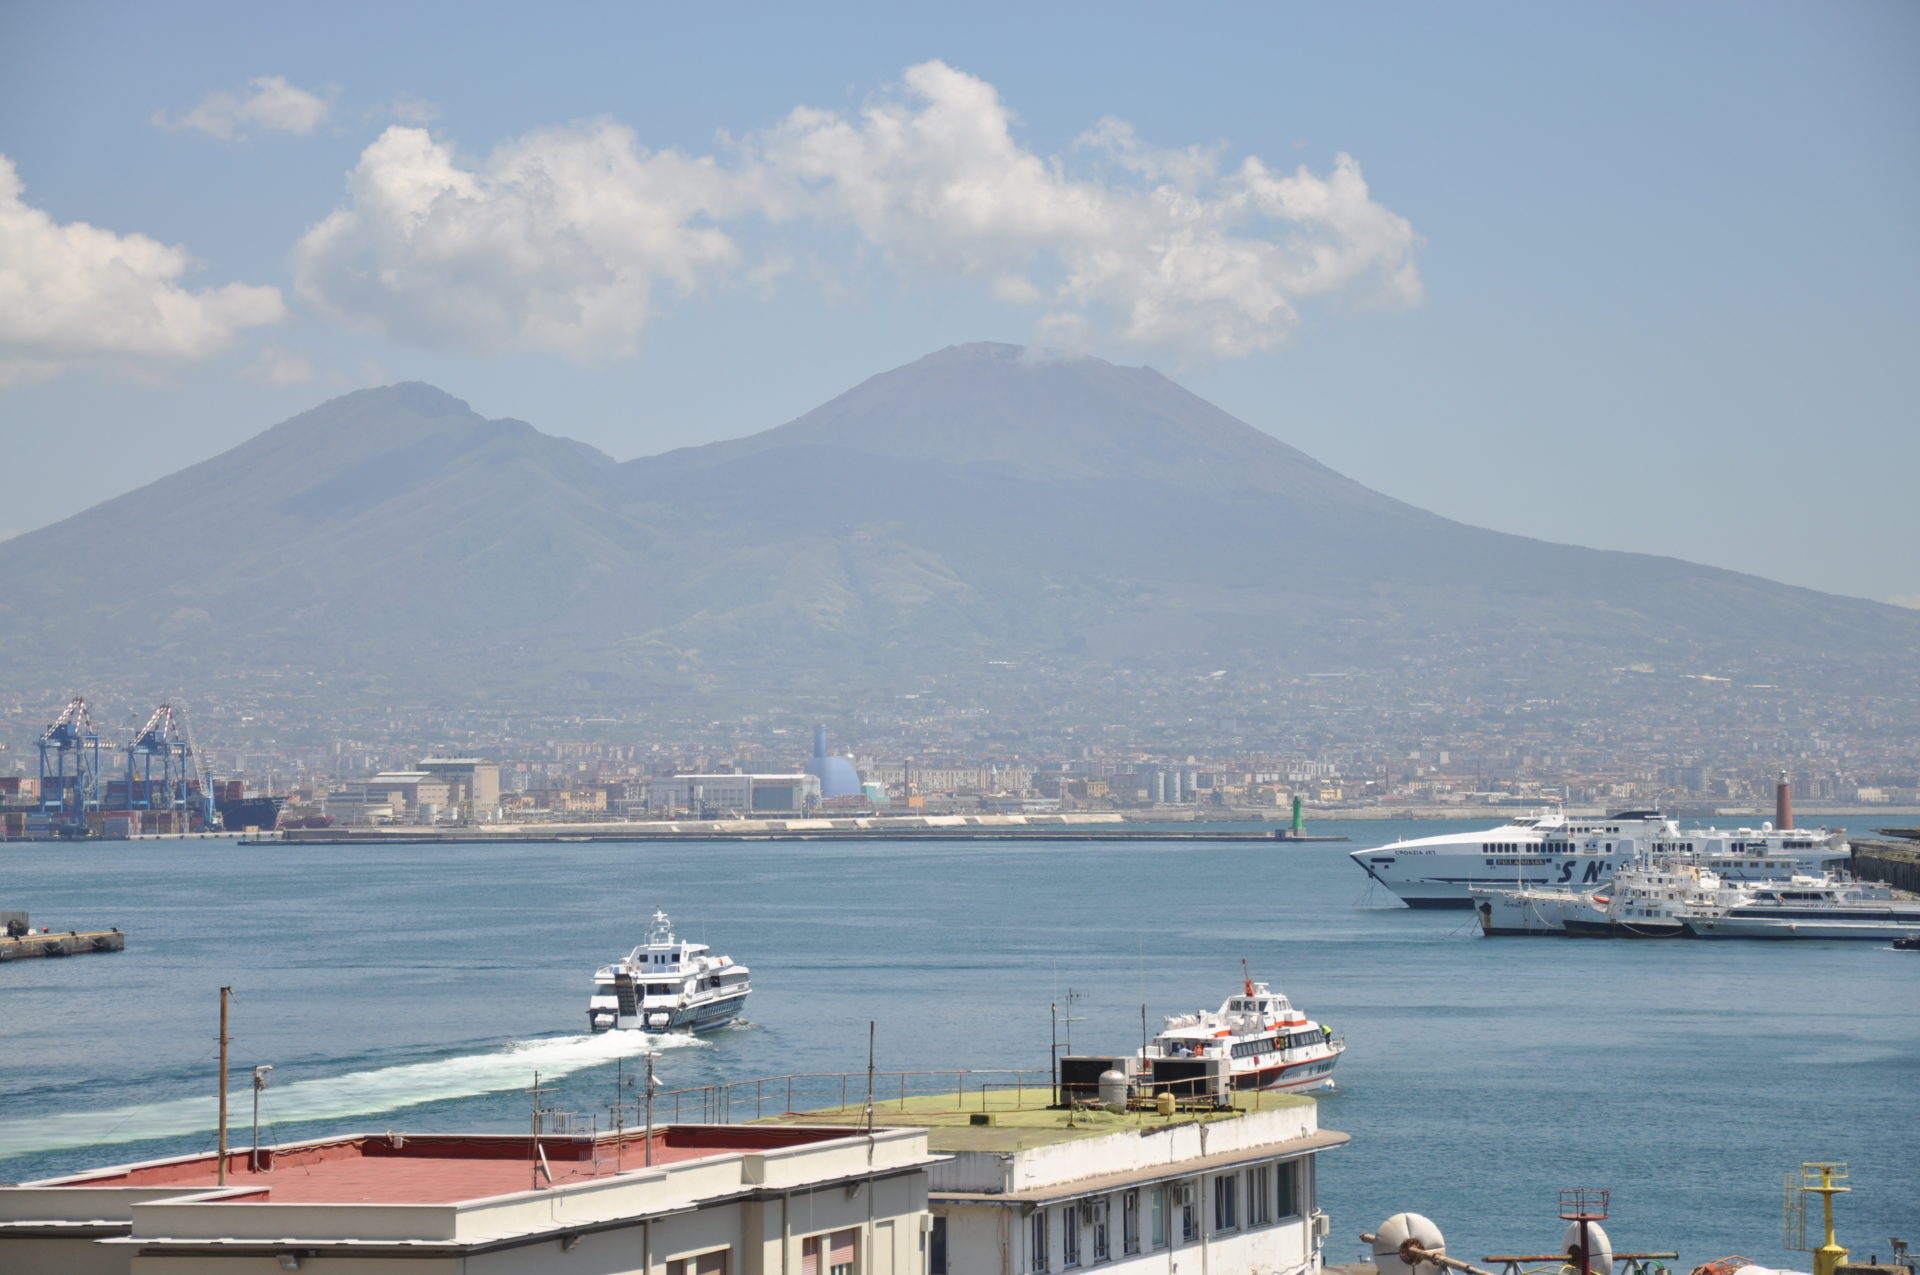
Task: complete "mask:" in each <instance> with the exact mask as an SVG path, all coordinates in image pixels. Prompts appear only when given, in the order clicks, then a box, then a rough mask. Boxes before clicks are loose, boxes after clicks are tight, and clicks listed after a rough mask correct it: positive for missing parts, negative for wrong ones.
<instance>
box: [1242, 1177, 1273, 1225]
mask: <svg viewBox="0 0 1920 1275" xmlns="http://www.w3.org/2000/svg"><path fill="white" fill-rule="evenodd" d="M1271 1221H1273V1166H1272V1165H1270V1164H1261V1165H1256V1166H1255V1167H1253V1168H1251V1169H1248V1170H1247V1225H1248V1226H1265V1225H1266V1224H1267V1223H1269V1222H1271Z"/></svg>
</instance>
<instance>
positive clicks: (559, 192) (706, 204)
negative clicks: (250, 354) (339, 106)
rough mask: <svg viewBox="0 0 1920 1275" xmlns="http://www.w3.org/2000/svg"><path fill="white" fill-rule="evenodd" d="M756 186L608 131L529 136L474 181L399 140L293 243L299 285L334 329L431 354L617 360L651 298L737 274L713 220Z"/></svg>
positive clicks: (400, 134)
mask: <svg viewBox="0 0 1920 1275" xmlns="http://www.w3.org/2000/svg"><path fill="white" fill-rule="evenodd" d="M751 184H752V183H751V181H750V180H749V179H748V178H747V177H745V176H744V175H743V174H741V173H738V172H731V173H730V172H724V171H722V169H721V168H720V167H719V166H718V165H717V164H716V163H715V162H714V161H713V160H710V159H690V158H688V157H686V156H683V155H681V154H679V153H678V152H676V151H670V150H669V151H658V152H649V151H647V150H645V149H644V148H643V147H641V146H640V145H639V144H638V142H637V141H636V140H635V138H634V136H633V133H632V131H631V130H629V129H627V128H624V127H622V126H620V125H618V124H614V123H611V122H607V121H602V122H600V123H597V124H593V125H590V126H587V127H584V128H570V129H554V130H547V131H543V132H538V133H533V134H530V135H529V136H527V137H524V138H521V139H520V140H519V141H517V142H514V143H512V144H510V145H506V146H502V147H500V148H499V149H497V150H496V151H494V152H493V154H492V156H491V157H489V158H488V159H487V161H486V162H485V163H484V164H482V165H480V166H478V167H477V168H474V169H468V168H464V167H462V166H461V165H460V162H459V160H458V159H457V158H456V157H455V155H454V154H453V152H452V150H451V148H449V147H448V146H446V145H445V144H443V143H440V142H437V141H435V140H434V138H433V137H432V136H431V135H430V134H429V133H427V132H426V130H424V129H418V128H404V127H400V126H398V125H396V126H394V127H392V128H389V129H387V131H386V132H384V133H382V134H381V135H380V137H379V139H378V140H377V141H375V142H374V143H373V145H371V146H369V147H368V148H367V149H366V151H365V152H363V153H362V154H361V156H360V162H359V164H358V165H357V166H356V167H355V168H354V170H353V172H352V173H351V174H350V175H349V176H348V179H347V187H348V193H349V203H348V206H347V207H345V208H342V209H340V210H338V211H336V212H334V213H333V214H332V215H331V216H329V217H328V218H327V219H326V220H324V221H322V222H321V223H320V224H319V225H317V226H315V227H314V228H313V229H312V230H310V231H309V232H307V234H306V235H305V236H304V237H303V238H302V239H301V240H300V243H299V246H298V248H297V249H296V250H295V254H294V270H295V277H296V279H297V281H298V285H299V288H300V291H301V293H302V294H303V295H305V296H306V297H308V298H309V299H310V300H312V301H313V302H314V303H315V304H316V305H318V306H319V307H321V308H322V309H324V310H326V311H328V312H330V313H331V314H333V315H334V316H335V317H337V318H340V319H342V320H344V321H346V322H349V323H352V324H355V325H357V326H363V327H371V328H376V329H379V330H382V331H385V332H387V333H389V334H390V335H394V336H398V337H402V338H404V339H409V340H413V341H417V342H420V343H423V344H427V345H438V346H453V347H458V348H462V349H467V350H473V351H479V352H493V351H497V350H502V349H510V348H532V349H540V350H556V351H561V352H564V353H568V354H574V355H580V356H585V357H593V356H603V355H615V354H623V353H626V352H628V351H629V350H630V349H631V348H632V346H633V342H634V339H635V338H636V337H637V336H638V334H639V332H640V331H641V329H642V328H643V327H644V326H645V325H646V323H647V321H648V319H649V317H650V316H651V314H652V309H653V298H654V293H655V291H656V289H657V288H658V287H661V286H665V287H667V288H669V289H671V290H673V291H676V292H679V293H686V292H690V291H692V290H693V289H694V288H696V287H697V286H699V284H700V283H701V282H702V280H703V279H705V278H707V277H709V276H712V275H714V274H715V273H717V272H721V271H732V270H733V269H735V268H736V267H738V266H739V264H740V261H741V255H740V252H739V249H738V248H737V247H736V245H735V244H734V242H733V240H732V239H731V238H730V237H729V236H728V235H727V234H726V233H725V232H723V231H722V230H720V229H719V228H718V227H717V226H715V225H713V224H711V220H710V219H715V218H720V217H726V216H731V215H734V214H737V213H738V212H740V211H742V210H743V208H744V207H745V205H744V204H743V203H742V198H743V195H744V194H745V192H746V191H747V190H748V188H749V187H750V186H751Z"/></svg>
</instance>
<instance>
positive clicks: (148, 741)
mask: <svg viewBox="0 0 1920 1275" xmlns="http://www.w3.org/2000/svg"><path fill="white" fill-rule="evenodd" d="M156 772H157V773H156ZM126 808H127V809H129V810H172V811H180V812H191V813H193V814H196V815H198V816H199V826H200V827H201V828H202V829H205V828H210V827H212V826H213V785H212V784H210V783H208V782H207V779H206V776H205V775H204V774H202V773H201V770H200V765H199V758H198V757H197V756H195V754H194V751H193V739H192V736H191V735H190V733H189V732H188V730H187V720H186V711H185V709H180V710H177V711H176V710H175V708H174V707H173V705H172V704H171V703H166V704H162V705H161V706H160V707H159V708H156V709H154V710H153V716H151V717H149V718H148V719H147V724H146V725H145V726H142V727H141V728H140V729H139V730H138V731H135V732H134V736H133V742H132V743H130V744H128V745H127V790H126Z"/></svg>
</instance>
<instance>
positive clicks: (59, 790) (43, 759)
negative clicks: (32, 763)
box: [40, 695, 100, 837]
mask: <svg viewBox="0 0 1920 1275" xmlns="http://www.w3.org/2000/svg"><path fill="white" fill-rule="evenodd" d="M99 809H100V732H99V731H98V730H96V729H94V725H93V715H92V714H91V713H89V712H88V711H87V701H86V699H85V698H84V697H83V696H79V695H76V696H74V697H73V698H72V699H70V700H68V701H67V706H66V707H65V708H64V709H62V710H61V711H60V716H59V717H57V718H56V719H54V723H53V725H51V726H49V727H47V729H46V730H45V731H44V732H43V733H42V734H41V736H40V813H41V814H43V815H46V816H48V818H49V821H50V824H51V827H52V830H53V832H54V835H56V836H62V837H84V836H86V835H87V816H88V815H89V814H92V813H93V812H94V811H97V810H99Z"/></svg>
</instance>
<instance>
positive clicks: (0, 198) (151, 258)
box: [0, 155, 285, 384]
mask: <svg viewBox="0 0 1920 1275" xmlns="http://www.w3.org/2000/svg"><path fill="white" fill-rule="evenodd" d="M23 193H24V187H23V186H22V185H21V183H20V178H19V176H18V174H17V173H16V172H15V171H14V167H13V163H12V161H10V160H9V159H7V157H6V156H4V155H0V384H6V383H9V382H13V381H22V380H29V379H36V378H40V377H46V376H52V375H56V374H58V373H59V372H61V371H63V370H64V369H66V368H67V367H69V366H71V365H73V364H75V363H81V362H91V361H98V360H102V359H105V360H116V361H123V362H124V361H129V360H131V361H135V362H137V361H139V360H191V359H204V358H208V357H211V356H212V355H215V354H219V353H221V352H222V351H224V350H226V349H227V348H228V347H229V346H230V345H231V344H232V342H233V338H234V334H235V333H236V332H238V331H239V330H240V329H242V328H249V327H257V326H261V325H264V324H272V323H278V322H280V321H281V319H282V318H284V317H285V307H284V306H283V304H282V303H281V299H280V292H279V289H277V288H268V287H256V286H253V285H250V284H242V283H230V284H226V285H224V286H222V287H217V288H208V289H204V290H202V291H198V292H195V291H190V290H188V289H186V288H183V287H181V286H180V279H181V277H182V276H183V275H185V274H186V273H187V272H188V270H189V269H191V268H192V266H193V264H194V262H193V259H192V257H190V256H189V255H188V253H187V251H186V250H185V249H184V248H179V247H173V246H169V245H167V244H163V243H159V242H157V241H155V240H153V239H149V238H147V237H146V236H145V235H140V234H131V235H118V234H115V233H114V232H112V231H110V230H102V229H100V228H99V227H97V226H90V225H87V224H86V223H85V222H78V221H75V222H67V223H65V224H61V223H58V222H56V221H54V220H53V218H52V217H50V216H48V215H47V214H46V213H45V212H43V211H41V210H40V209H38V208H34V207H31V206H29V205H28V204H27V203H26V202H25V201H24V200H23V199H22V198H21V196H22V194H23Z"/></svg>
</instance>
